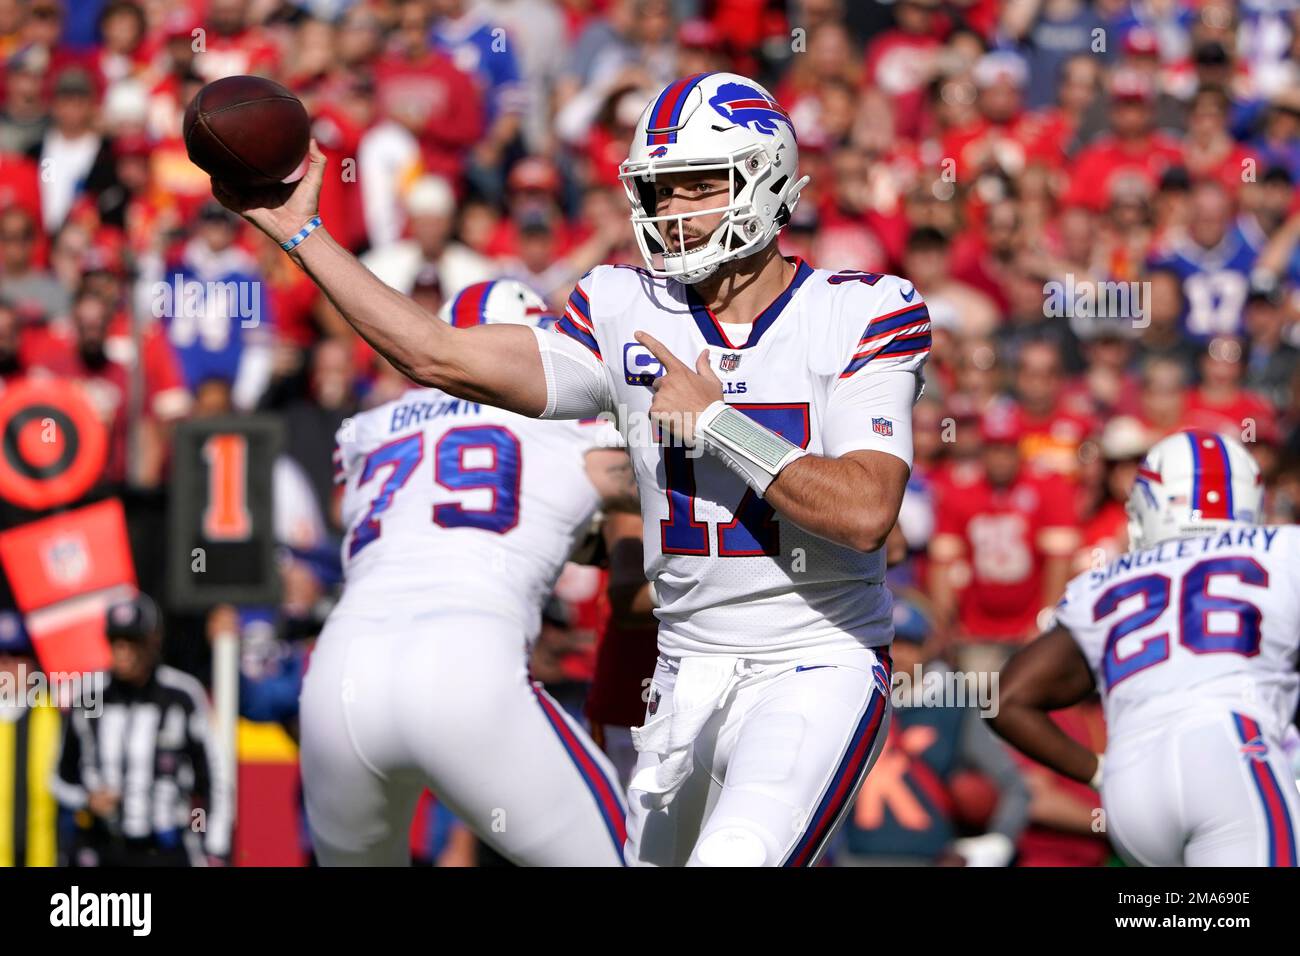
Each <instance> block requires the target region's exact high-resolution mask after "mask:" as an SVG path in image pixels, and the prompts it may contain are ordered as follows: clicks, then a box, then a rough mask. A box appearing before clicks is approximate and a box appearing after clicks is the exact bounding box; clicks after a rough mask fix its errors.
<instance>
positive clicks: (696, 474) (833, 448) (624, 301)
mask: <svg viewBox="0 0 1300 956" xmlns="http://www.w3.org/2000/svg"><path fill="white" fill-rule="evenodd" d="M795 264H796V266H797V271H796V274H795V276H794V279H793V281H792V282H791V284H790V286H789V287H787V288H786V289H785V291H784V292H783V293H782V294H781V295H780V296H778V297H777V299H776V300H775V301H774V302H773V303H772V304H771V305H770V306H769V307H768V308H767V309H766V310H764V312H763V313H762V314H761V315H759V316H758V317H757V318H756V319H755V321H754V324H753V327H752V328H751V329H750V330H749V335H748V338H747V339H746V341H745V342H744V343H743V344H741V343H734V344H733V343H732V342H731V341H730V340H729V339H728V338H727V334H728V333H727V331H726V329H725V328H724V327H723V326H722V325H721V323H719V322H718V320H717V318H716V317H715V316H714V315H713V314H712V312H711V311H710V310H709V309H708V308H707V306H705V305H704V304H703V303H702V302H701V301H700V300H699V298H698V296H697V294H696V293H695V292H694V290H693V289H692V288H691V287H689V286H686V285H683V284H681V283H678V282H676V281H674V280H669V279H656V278H654V277H652V276H651V275H650V274H649V273H648V272H646V271H645V270H644V269H640V268H637V267H634V266H598V267H597V268H595V269H594V270H592V271H591V272H590V273H588V274H587V275H586V276H584V277H583V279H582V280H581V281H580V282H579V283H578V286H577V288H576V289H575V290H574V292H573V294H572V296H570V298H569V302H568V305H567V308H566V310H565V314H564V315H563V316H562V317H561V318H560V319H559V321H558V322H557V323H556V325H555V330H556V331H557V332H559V333H561V334H565V335H568V336H569V337H570V338H573V339H575V340H577V341H578V342H581V343H582V344H583V345H585V346H586V347H587V348H589V349H590V350H591V351H592V352H593V353H595V354H596V356H597V357H599V358H600V359H601V361H602V363H603V365H604V367H605V370H606V372H607V374H608V376H609V378H610V391H611V394H612V398H613V405H614V407H613V408H612V409H611V411H612V413H613V414H615V415H616V416H617V418H618V425H619V430H620V431H621V432H622V433H623V435H624V437H625V439H626V440H627V444H628V447H629V450H630V451H631V454H632V459H633V462H634V465H635V468H636V475H637V483H638V485H639V487H640V494H641V512H642V517H643V518H644V520H645V531H644V542H645V572H646V576H647V578H649V579H651V580H653V581H654V582H655V586H656V590H657V592H658V596H659V602H660V606H659V609H658V611H657V612H656V614H657V617H658V618H659V620H660V622H661V625H662V626H661V628H660V637H659V643H660V648H661V649H662V650H663V651H664V652H665V653H669V654H674V655H676V654H701V653H709V652H724V653H735V652H737V649H741V650H743V651H744V652H745V653H746V654H748V655H749V656H753V657H771V656H776V655H780V654H783V653H786V652H789V651H797V650H800V649H802V648H807V647H810V646H824V645H828V644H830V645H833V644H836V643H839V644H843V645H845V646H879V645H882V644H888V643H889V641H890V639H891V636H892V631H891V627H890V606H891V605H890V599H889V595H888V593H887V591H886V589H885V587H884V585H883V581H884V573H885V559H884V554H883V550H877V551H875V552H871V553H867V554H863V553H861V552H858V551H855V550H853V549H852V548H847V547H843V546H841V545H838V544H835V543H833V542H831V541H828V540H826V539H825V538H821V537H818V536H816V535H813V534H810V533H808V532H806V531H804V530H803V529H801V528H799V527H797V526H795V525H794V524H793V523H792V522H789V521H785V520H780V519H779V518H778V517H777V515H776V513H775V512H774V511H773V509H772V507H771V506H770V505H768V504H767V503H766V502H764V501H763V500H762V499H761V498H760V497H758V496H757V495H756V494H755V493H754V492H753V491H752V490H751V489H749V487H748V486H747V485H745V484H744V482H743V481H741V479H740V478H739V477H737V476H736V475H735V474H733V473H732V472H731V471H730V470H728V469H727V467H726V466H725V465H724V464H723V463H722V462H721V461H719V460H718V459H717V458H715V457H714V456H712V455H709V454H707V453H705V452H703V451H699V450H688V449H685V448H682V447H666V446H661V445H659V444H656V443H655V442H654V440H653V438H652V437H651V434H650V430H649V421H648V417H647V415H648V411H649V408H650V403H651V400H652V398H653V391H652V388H651V386H652V384H653V381H654V378H655V377H657V376H658V375H660V374H662V373H663V368H662V366H661V364H660V363H659V361H658V360H657V359H655V358H654V356H653V355H652V354H651V353H650V351H649V350H648V349H646V348H645V347H644V346H643V345H641V344H639V343H638V342H637V341H636V338H635V337H634V333H635V332H637V331H644V332H647V333H649V334H650V335H652V336H653V337H654V338H656V339H658V340H659V341H660V342H662V343H663V344H664V345H665V346H666V347H667V348H668V349H669V350H670V351H671V352H672V353H673V354H674V355H675V356H676V357H677V358H678V359H680V360H681V361H682V362H684V363H686V364H687V365H688V366H691V367H694V365H695V361H696V358H697V357H698V356H699V354H700V352H701V351H702V350H703V349H705V348H708V349H709V350H710V362H711V364H712V367H713V369H714V370H715V371H716V372H717V374H718V376H719V378H720V379H721V380H722V382H723V387H724V396H723V397H724V399H725V400H726V401H727V402H728V403H730V404H732V405H733V406H735V407H737V408H739V409H741V410H743V411H744V412H746V413H747V414H749V415H750V416H752V417H753V418H754V419H755V420H757V421H758V422H760V423H761V424H763V425H765V426H766V427H768V428H770V429H772V430H773V431H776V432H778V433H780V434H781V435H783V436H784V437H785V438H787V439H788V440H790V441H792V442H794V443H795V444H796V445H800V446H802V447H803V448H806V449H807V450H808V451H809V452H811V453H813V454H819V455H826V456H831V457H836V456H839V455H842V454H844V453H846V452H848V451H851V450H854V449H857V448H879V449H884V450H891V449H893V448H898V449H900V450H899V452H898V453H899V457H902V458H905V460H907V461H908V462H909V463H910V461H911V453H910V449H911V433H910V403H911V401H913V400H914V399H915V398H916V396H917V395H918V394H919V392H920V388H921V384H920V383H921V377H920V369H921V366H922V364H923V362H924V361H925V357H926V354H927V353H928V351H929V347H930V331H929V328H930V325H929V315H928V313H927V312H926V307H925V304H924V302H923V301H922V299H921V296H920V295H919V293H917V291H916V289H915V288H914V287H913V286H912V285H911V284H910V283H908V282H906V281H904V280H902V279H899V278H896V277H894V276H885V275H878V274H875V273H862V272H845V273H833V272H830V271H827V270H816V269H812V268H810V267H809V266H808V265H807V264H806V263H804V262H803V261H802V260H796V263H795ZM884 371H904V372H907V373H909V374H908V375H907V377H906V385H907V389H908V391H909V392H910V394H908V395H907V398H906V400H905V402H904V406H905V408H906V412H905V413H904V414H905V415H906V417H907V421H897V420H895V418H894V417H891V415H887V414H882V415H881V416H880V417H871V416H870V415H863V416H861V421H860V422H858V421H857V419H856V418H855V421H854V435H853V438H852V439H850V440H845V436H844V429H843V428H842V427H841V428H839V429H838V430H837V431H836V432H835V434H832V430H831V429H829V428H828V427H827V409H828V406H829V404H830V402H831V400H832V397H833V396H834V395H835V394H836V392H837V390H838V389H846V388H847V389H852V388H854V387H856V386H858V385H861V384H862V382H863V381H864V380H863V378H862V377H863V376H873V375H875V374H876V373H878V372H884ZM875 381H880V380H879V379H877V380H875ZM845 394H849V392H846V393H845ZM891 414H892V413H891ZM868 419H870V420H868Z"/></svg>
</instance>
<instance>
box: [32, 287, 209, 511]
mask: <svg viewBox="0 0 1300 956" xmlns="http://www.w3.org/2000/svg"><path fill="white" fill-rule="evenodd" d="M113 319H114V316H113V310H112V307H111V306H110V305H109V303H108V302H107V301H105V300H104V299H103V298H102V297H101V296H100V295H99V294H98V293H96V292H91V291H82V292H81V293H79V294H78V296H77V298H76V301H75V302H74V303H73V307H72V328H71V338H70V339H65V340H64V343H65V344H64V348H63V349H62V350H61V352H53V351H51V354H49V355H47V356H46V357H45V359H44V360H43V364H44V366H45V369H46V370H47V371H48V372H50V373H52V374H55V375H58V376H59V377H61V378H67V379H70V380H72V381H74V382H76V383H77V385H78V386H79V387H80V388H81V389H82V390H83V391H84V392H85V393H86V396H87V397H88V398H89V399H90V401H91V404H92V405H94V406H95V409H96V411H98V412H99V415H100V417H101V419H102V420H103V422H104V424H105V425H106V426H107V428H108V430H109V447H108V461H107V463H106V465H105V466H104V478H105V479H106V480H107V481H109V482H112V483H115V484H116V483H121V482H124V481H127V480H128V479H130V480H132V481H133V482H134V483H138V484H141V485H144V486H146V487H152V486H154V485H156V484H157V483H158V481H159V480H160V478H161V473H162V468H163V465H164V461H165V456H166V436H167V428H168V426H169V425H170V424H171V423H173V422H175V421H176V420H177V419H178V418H180V417H181V416H183V415H184V414H185V413H186V412H187V411H188V410H189V402H188V396H187V394H186V393H185V391H184V389H183V387H182V386H181V385H180V375H179V370H178V368H177V367H176V365H175V364H174V363H175V356H171V361H170V362H168V360H167V356H168V354H169V347H168V346H167V343H166V340H165V339H162V338H160V337H159V336H158V335H151V336H148V337H146V340H145V344H144V353H143V362H142V363H141V364H142V366H143V369H144V375H143V384H144V396H143V399H144V400H143V403H142V413H143V414H142V417H141V419H140V422H139V431H138V433H137V434H138V437H139V442H138V444H137V445H135V446H134V447H128V438H129V436H128V419H129V415H130V409H129V408H128V404H127V403H128V400H129V397H130V394H131V379H132V375H133V371H132V369H133V366H134V364H135V363H134V361H133V356H132V355H130V354H124V353H125V352H126V350H125V349H124V348H123V347H122V346H123V345H129V341H130V340H129V339H127V338H126V337H125V336H124V335H123V334H122V333H123V332H124V331H125V330H124V329H122V328H121V326H119V327H118V328H117V329H114V328H113ZM114 333H116V334H114ZM128 456H129V457H128Z"/></svg>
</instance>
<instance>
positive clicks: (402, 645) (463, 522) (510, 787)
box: [300, 280, 635, 866]
mask: <svg viewBox="0 0 1300 956" xmlns="http://www.w3.org/2000/svg"><path fill="white" fill-rule="evenodd" d="M545 311H546V310H545V304H544V303H543V302H542V300H541V298H540V297H538V296H537V295H536V294H535V293H533V292H531V291H529V290H528V289H527V287H525V286H524V285H522V284H521V283H519V282H515V281H512V280H500V281H496V282H483V283H478V284H476V285H473V286H470V287H468V288H467V289H465V290H463V291H462V292H461V293H460V294H459V295H458V296H456V297H455V298H454V299H452V300H451V301H449V302H448V303H447V305H446V306H445V307H444V309H443V318H444V319H445V320H446V321H447V322H449V323H451V324H453V325H455V326H456V327H459V328H468V327H470V326H478V325H481V324H495V323H509V324H514V325H516V326H519V325H536V324H537V323H538V322H539V321H540V322H542V323H544V324H549V323H550V322H552V321H554V316H544V315H543V313H544V312H545ZM611 436H612V439H613V441H612V442H611V441H610V440H609V439H610V437H611ZM602 437H603V442H602ZM617 442H618V436H617V434H615V433H614V432H613V429H611V428H610V427H609V426H608V425H606V424H604V423H602V422H600V421H596V422H594V423H578V422H543V421H536V420H534V419H530V418H524V417H522V416H520V415H516V414H513V413H511V412H507V411H503V410H501V409H499V408H493V407H492V406H490V405H480V404H479V403H477V402H471V401H465V400H463V399H458V398H454V397H452V396H451V395H448V394H446V393H445V392H440V391H437V390H434V389H423V388H413V389H411V390H410V391H408V392H407V393H406V394H404V395H403V396H402V397H401V398H399V399H396V400H395V401H391V402H388V403H387V404H384V405H380V406H379V407H377V408H373V409H370V410H369V411H365V412H362V413H360V414H358V415H357V416H355V417H354V418H352V419H350V420H349V421H347V422H345V423H344V425H343V427H342V428H341V429H340V430H339V434H338V445H337V451H336V452H335V478H336V481H338V482H340V483H342V484H343V500H342V515H343V524H344V526H345V527H346V528H347V534H346V536H345V538H344V541H343V566H344V572H345V578H346V580H345V585H344V590H343V596H342V598H341V599H340V601H339V604H338V606H337V607H335V608H334V610H333V612H332V613H331V614H330V617H329V620H328V621H327V622H326V625H325V629H324V631H323V633H322V634H321V636H320V639H319V641H318V642H317V644H316V647H315V650H314V651H313V654H312V658H311V667H310V668H309V670H308V673H307V677H306V680H305V682H304V686H303V692H302V706H301V714H300V717H301V725H302V775H303V785H304V792H305V798H306V804H307V818H308V822H309V825H310V827H311V833H312V842H313V845H314V846H315V848H316V852H317V854H318V856H319V858H320V860H321V862H322V863H324V864H326V865H401V864H405V863H406V862H407V861H408V849H407V840H408V834H409V831H410V826H411V817H412V814H413V813H414V810H415V805H416V802H417V801H418V799H419V797H420V794H421V792H422V791H423V790H424V788H425V787H429V788H431V789H432V790H433V791H434V792H435V793H436V794H437V796H438V799H439V800H441V801H443V802H444V803H445V804H446V805H448V806H449V807H450V808H451V809H452V810H453V811H454V812H455V813H456V815H457V816H458V817H460V819H461V820H463V821H464V822H465V823H466V824H467V825H468V826H469V827H470V828H471V829H473V830H474V832H475V833H477V834H478V836H479V837H480V838H481V839H482V840H484V841H485V842H487V843H488V844H490V845H491V846H492V847H493V848H494V849H495V850H497V852H499V853H501V854H502V855H503V856H505V857H507V858H508V859H510V860H512V861H514V862H516V863H519V864H526V865H586V866H617V865H619V864H621V862H622V849H623V842H624V839H625V831H624V818H625V816H626V812H625V810H624V807H623V802H622V795H621V793H620V788H619V786H618V782H617V781H618V777H617V775H616V773H615V771H614V769H613V767H612V766H611V765H610V764H609V762H608V760H607V759H606V758H605V756H604V754H602V753H601V752H600V750H599V748H597V747H596V746H595V744H593V743H592V741H591V740H590V738H589V737H588V736H587V735H586V733H585V732H584V731H583V730H582V728H581V727H580V726H579V725H578V724H576V723H575V722H574V721H573V720H572V719H570V718H569V717H568V716H567V715H566V714H565V713H564V711H563V710H562V709H561V708H560V706H559V705H558V704H556V702H555V701H554V700H553V699H551V697H550V696H549V695H548V694H547V693H546V692H545V691H544V690H542V688H541V687H540V686H539V685H537V684H534V683H533V682H532V681H531V680H530V679H529V676H528V673H527V657H528V647H529V646H530V645H531V643H532V641H533V640H534V639H535V638H536V636H537V633H538V631H539V629H540V626H541V608H542V605H543V603H544V602H545V600H546V598H547V597H548V595H549V594H550V593H551V588H552V587H553V585H554V584H555V580H556V578H557V577H558V576H559V573H560V570H561V568H562V567H563V565H564V561H565V558H566V557H567V556H568V555H569V553H570V551H571V550H572V548H573V547H574V545H575V543H576V542H577V541H578V540H579V539H580V538H581V537H582V536H583V535H584V534H585V533H586V532H587V531H588V530H589V529H590V527H591V522H592V517H593V515H594V513H595V512H596V510H597V507H598V505H599V504H600V503H601V495H600V494H598V487H599V488H600V489H601V490H602V491H603V494H604V497H605V498H606V500H610V499H616V498H619V497H621V498H622V499H623V502H624V506H630V507H635V497H634V496H635V486H634V485H633V483H632V481H631V475H630V465H629V463H628V461H627V453H626V452H624V451H622V450H621V449H619V448H617V447H610V445H611V444H616V443H617ZM620 469H621V471H622V473H623V477H622V478H621V479H620V477H619V471H620ZM628 502H630V505H629V504H627V503H628Z"/></svg>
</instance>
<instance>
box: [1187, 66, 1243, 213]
mask: <svg viewBox="0 0 1300 956" xmlns="http://www.w3.org/2000/svg"><path fill="white" fill-rule="evenodd" d="M1231 109H1232V100H1230V99H1229V98H1228V94H1227V93H1225V92H1224V91H1223V90H1221V89H1218V88H1215V87H1206V88H1204V89H1200V90H1197V91H1196V95H1195V96H1194V97H1193V98H1192V106H1191V109H1190V110H1189V111H1188V114H1187V140H1186V141H1185V142H1184V144H1183V160H1182V162H1183V165H1184V166H1185V167H1187V172H1188V173H1189V174H1191V176H1192V177H1193V178H1200V179H1212V180H1215V181H1216V182H1218V183H1221V184H1222V185H1223V187H1224V188H1225V189H1226V190H1228V193H1229V194H1230V195H1232V196H1236V195H1237V193H1238V192H1239V191H1240V190H1241V186H1242V183H1243V182H1245V181H1246V179H1247V178H1250V179H1251V181H1252V182H1253V181H1254V180H1255V178H1256V177H1257V175H1258V170H1257V168H1256V167H1257V164H1258V157H1257V156H1256V155H1255V152H1254V150H1251V149H1248V148H1247V147H1245V146H1243V145H1241V144H1240V143H1238V142H1237V141H1236V140H1235V139H1233V138H1232V133H1231V132H1230V131H1229V129H1228V117H1229V112H1230V110H1231Z"/></svg>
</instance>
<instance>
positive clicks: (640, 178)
mask: <svg viewBox="0 0 1300 956" xmlns="http://www.w3.org/2000/svg"><path fill="white" fill-rule="evenodd" d="M798 169H799V145H798V143H797V142H796V141H795V135H794V127H793V126H792V125H791V123H790V117H789V116H788V115H786V112H785V110H783V109H782V108H781V107H780V106H779V105H777V102H776V100H775V99H774V98H773V97H772V95H771V94H770V93H768V92H767V90H765V89H763V87H761V86H759V85H758V84H757V83H755V82H754V81H753V80H750V79H747V78H745V77H743V76H739V75H738V74H735V73H697V74H695V75H694V76H688V77H685V78H683V79H680V80H677V81H676V82H675V83H670V84H668V86H666V87H664V89H663V90H661V91H660V92H659V94H658V95H657V96H655V97H654V98H653V99H652V100H651V101H650V103H649V104H648V105H647V106H646V108H645V110H644V111H643V112H642V113H641V118H640V119H639V120H638V121H637V125H636V132H635V133H634V134H633V137H632V145H631V148H630V149H629V150H628V157H627V159H626V160H624V162H623V163H622V165H621V166H619V179H620V180H622V182H623V188H624V189H625V190H626V192H627V198H628V201H629V202H630V203H631V204H632V228H633V232H634V234H635V236H636V242H637V246H638V247H640V249H641V255H642V257H643V258H644V259H645V262H646V266H647V267H648V268H649V270H650V272H651V273H652V274H653V275H655V276H658V277H660V278H672V279H677V280H679V281H680V282H684V283H687V284H692V283H696V282H699V281H701V280H702V279H706V278H708V277H709V276H710V275H712V274H713V273H714V272H716V271H717V269H718V266H719V265H721V264H722V263H724V262H727V261H728V260H731V259H742V258H744V257H745V256H748V255H752V254H753V253H755V252H757V251H759V250H760V249H762V248H764V247H766V246H767V244H768V243H769V242H771V241H772V240H773V239H774V238H775V236H776V234H777V233H778V232H780V231H781V228H782V227H783V226H784V225H785V224H786V223H787V222H789V221H790V215H791V213H793V212H794V209H795V206H796V205H797V204H798V202H799V192H800V190H802V189H803V187H804V185H805V184H807V182H808V177H807V176H804V177H803V178H802V179H800V178H799V175H798ZM705 170H710V171H724V170H725V171H726V176H727V179H728V184H729V193H728V198H727V202H726V203H725V204H723V205H719V206H718V207H716V208H714V209H709V210H706V211H705V212H704V214H705V215H713V214H716V213H723V214H724V215H723V217H722V222H721V223H720V224H719V225H718V227H717V228H716V229H714V230H713V233H712V234H711V235H710V236H709V237H708V239H707V241H705V242H704V243H703V244H702V245H701V246H699V247H697V248H692V249H689V250H687V251H682V250H683V249H685V246H686V241H685V240H686V233H685V230H684V229H683V227H682V220H683V219H685V218H690V217H692V216H698V215H701V213H699V212H693V213H679V214H673V215H667V216H659V215H656V214H655V212H656V202H655V189H654V180H655V177H656V176H657V175H660V174H666V173H682V172H690V171H705ZM665 232H666V233H667V234H668V236H669V237H670V239H671V240H672V241H671V242H668V241H665V239H664V234H665ZM674 233H675V235H674Z"/></svg>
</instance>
